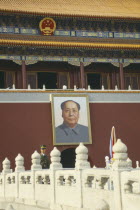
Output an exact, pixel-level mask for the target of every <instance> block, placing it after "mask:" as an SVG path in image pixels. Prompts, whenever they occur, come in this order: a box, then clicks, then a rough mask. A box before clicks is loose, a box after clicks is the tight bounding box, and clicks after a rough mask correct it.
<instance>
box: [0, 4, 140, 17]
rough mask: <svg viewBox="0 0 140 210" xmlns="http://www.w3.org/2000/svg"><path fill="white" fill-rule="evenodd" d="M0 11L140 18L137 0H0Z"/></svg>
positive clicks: (139, 5) (46, 14)
mask: <svg viewBox="0 0 140 210" xmlns="http://www.w3.org/2000/svg"><path fill="white" fill-rule="evenodd" d="M0 11H1V12H14V13H28V14H37V15H45V16H49V15H58V16H60V15H61V16H80V17H98V18H103V17H104V18H126V19H140V1H139V0H133V1H132V0H123V1H122V0H87V1H81V0H77V1H75V0H52V1H48V0H37V1H33V0H24V1H22V0H1V4H0Z"/></svg>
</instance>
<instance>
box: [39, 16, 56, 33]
mask: <svg viewBox="0 0 140 210" xmlns="http://www.w3.org/2000/svg"><path fill="white" fill-rule="evenodd" d="M39 28H40V30H41V32H42V34H43V35H53V33H54V31H55V29H56V23H55V21H54V20H53V19H52V18H44V19H43V20H41V21H40V23H39Z"/></svg>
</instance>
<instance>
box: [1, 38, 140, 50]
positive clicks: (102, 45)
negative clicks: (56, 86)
mask: <svg viewBox="0 0 140 210" xmlns="http://www.w3.org/2000/svg"><path fill="white" fill-rule="evenodd" d="M0 43H1V44H17V45H39V46H61V47H86V48H94V47H97V48H98V47H99V48H116V49H120V48H123V49H125V48H130V49H136V48H137V49H140V44H119V43H116V44H113V43H96V42H94V43H86V42H84V43H79V42H56V41H30V40H24V41H23V40H10V39H1V40H0Z"/></svg>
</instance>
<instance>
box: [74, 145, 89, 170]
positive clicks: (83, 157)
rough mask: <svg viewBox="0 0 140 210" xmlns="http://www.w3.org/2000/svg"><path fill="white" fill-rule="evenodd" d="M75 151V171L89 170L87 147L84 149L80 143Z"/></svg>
mask: <svg viewBox="0 0 140 210" xmlns="http://www.w3.org/2000/svg"><path fill="white" fill-rule="evenodd" d="M75 151H76V163H75V169H85V168H90V163H89V162H88V149H87V147H85V146H84V144H83V143H80V144H79V146H78V147H77V148H76V150H75Z"/></svg>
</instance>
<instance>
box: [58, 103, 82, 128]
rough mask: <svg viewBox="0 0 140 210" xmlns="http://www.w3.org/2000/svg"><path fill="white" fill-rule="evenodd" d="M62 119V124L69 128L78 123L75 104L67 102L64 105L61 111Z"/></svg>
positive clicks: (77, 111) (77, 112)
mask: <svg viewBox="0 0 140 210" xmlns="http://www.w3.org/2000/svg"><path fill="white" fill-rule="evenodd" d="M62 117H63V119H64V123H65V124H66V125H68V126H69V127H71V128H74V127H75V126H76V124H77V123H78V119H79V110H78V107H77V104H76V103H74V102H73V101H68V102H66V103H65V106H64V109H63V110H62Z"/></svg>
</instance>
